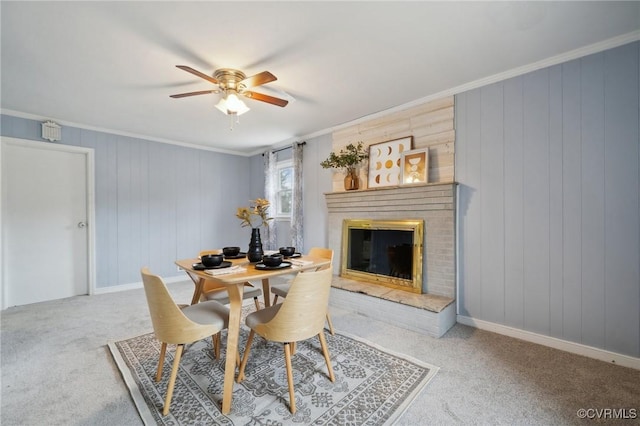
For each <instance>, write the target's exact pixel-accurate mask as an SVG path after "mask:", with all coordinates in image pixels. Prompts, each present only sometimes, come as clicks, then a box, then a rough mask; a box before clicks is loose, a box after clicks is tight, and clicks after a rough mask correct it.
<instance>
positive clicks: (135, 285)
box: [93, 275, 189, 294]
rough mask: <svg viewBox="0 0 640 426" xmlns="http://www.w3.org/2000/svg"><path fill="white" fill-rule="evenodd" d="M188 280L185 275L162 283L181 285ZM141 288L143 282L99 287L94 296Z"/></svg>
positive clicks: (163, 279) (164, 279)
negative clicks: (180, 283)
mask: <svg viewBox="0 0 640 426" xmlns="http://www.w3.org/2000/svg"><path fill="white" fill-rule="evenodd" d="M188 280H189V278H188V277H185V276H184V275H179V276H176V277H169V278H164V277H163V278H162V281H164V283H165V284H171V283H179V282H183V281H188ZM139 288H142V281H138V282H135V283H129V284H120V285H114V286H109V287H98V288H96V291H95V292H94V293H93V294H107V293H117V292H119V291H127V290H136V289H139Z"/></svg>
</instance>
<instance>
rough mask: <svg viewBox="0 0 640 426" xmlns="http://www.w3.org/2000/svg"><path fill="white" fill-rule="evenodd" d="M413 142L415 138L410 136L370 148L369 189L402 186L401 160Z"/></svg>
mask: <svg viewBox="0 0 640 426" xmlns="http://www.w3.org/2000/svg"><path fill="white" fill-rule="evenodd" d="M412 142H413V136H408V137H406V138H401V139H394V140H392V141H387V142H382V143H378V144H374V145H370V146H369V182H368V183H369V188H379V187H382V186H393V185H400V183H401V182H402V180H401V173H402V167H401V166H400V159H401V157H402V153H403V152H405V151H409V150H410V149H411V144H412Z"/></svg>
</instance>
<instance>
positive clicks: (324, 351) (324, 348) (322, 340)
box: [318, 331, 336, 382]
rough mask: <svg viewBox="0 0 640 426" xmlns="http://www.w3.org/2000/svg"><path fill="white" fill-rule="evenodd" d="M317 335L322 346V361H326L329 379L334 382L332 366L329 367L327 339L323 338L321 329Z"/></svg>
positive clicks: (329, 358)
mask: <svg viewBox="0 0 640 426" xmlns="http://www.w3.org/2000/svg"><path fill="white" fill-rule="evenodd" d="M318 337H319V338H320V346H322V355H324V361H325V362H326V363H327V370H329V380H331V381H332V382H335V381H336V378H335V376H334V375H333V368H332V367H331V357H330V356H329V349H328V348H327V340H326V339H325V338H324V331H321V332H320V333H319V334H318Z"/></svg>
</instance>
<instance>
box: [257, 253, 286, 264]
mask: <svg viewBox="0 0 640 426" xmlns="http://www.w3.org/2000/svg"><path fill="white" fill-rule="evenodd" d="M283 258H284V256H283V255H281V254H280V253H274V254H268V255H265V256H262V263H264V264H265V266H269V267H275V266H280V264H281V263H282V259H283Z"/></svg>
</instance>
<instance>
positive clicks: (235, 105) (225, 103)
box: [170, 65, 289, 115]
mask: <svg viewBox="0 0 640 426" xmlns="http://www.w3.org/2000/svg"><path fill="white" fill-rule="evenodd" d="M176 67H178V68H180V69H181V70H184V71H186V72H189V73H191V74H193V75H196V76H198V77H200V78H203V79H205V80H207V81H208V82H210V83H213V84H215V85H216V86H217V87H216V88H214V89H210V90H200V91H198V92H188V93H180V94H177V95H170V97H172V98H175V99H177V98H185V97H188V96H197V95H207V94H209V93H224V96H223V98H222V99H220V102H218V104H217V105H216V108H218V109H219V110H220V111H222V112H223V113H225V114H227V115H241V114H244V113H245V112H247V111H249V108H248V107H247V106H246V105H245V104H244V102H242V100H240V98H238V95H241V96H244V97H246V98H249V99H253V100H256V101H261V102H266V103H268V104H272V105H277V106H279V107H285V106H286V105H287V104H288V103H289V101H287V100H285V99H280V98H276V97H274V96H269V95H265V94H264V93H258V92H254V91H252V90H248V89H250V88H253V87H257V86H261V85H263V84H266V83H270V82H272V81H275V80H277V78H276V76H275V75H273V74H271V73H270V72H269V71H263V72H261V73H258V74H256V75H253V76H251V77H247V76H246V75H245V74H244V73H243V72H242V71H239V70H236V69H232V68H220V69H217V70H215V71H214V73H213V77H210V76H208V75H206V74H204V73H202V72H200V71H198V70H195V69H193V68H191V67H188V66H186V65H176Z"/></svg>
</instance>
